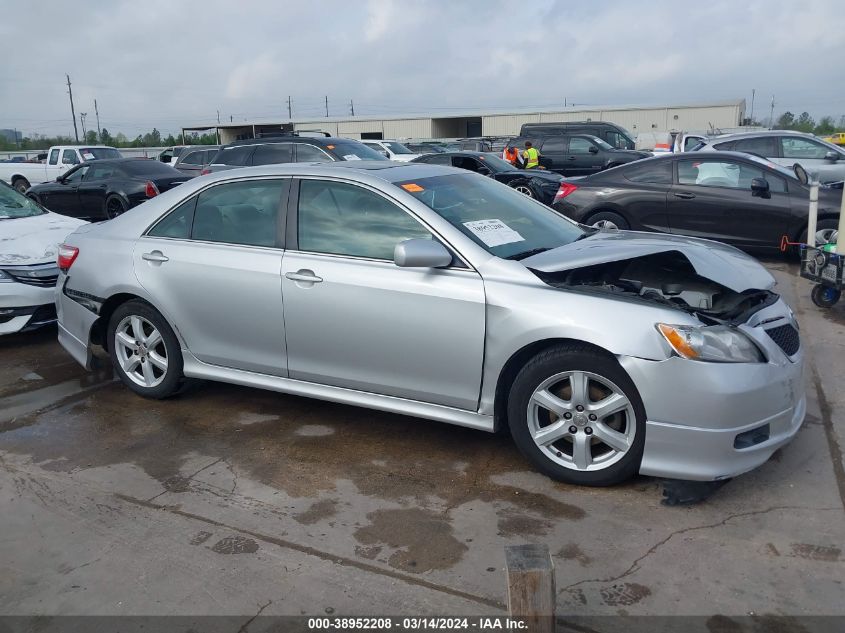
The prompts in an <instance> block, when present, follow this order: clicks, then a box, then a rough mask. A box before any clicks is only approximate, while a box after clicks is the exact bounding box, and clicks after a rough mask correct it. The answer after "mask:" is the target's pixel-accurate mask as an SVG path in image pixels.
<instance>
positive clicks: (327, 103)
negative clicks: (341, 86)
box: [326, 95, 329, 118]
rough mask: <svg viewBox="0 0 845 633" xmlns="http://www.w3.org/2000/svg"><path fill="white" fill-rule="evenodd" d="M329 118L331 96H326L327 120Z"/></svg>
mask: <svg viewBox="0 0 845 633" xmlns="http://www.w3.org/2000/svg"><path fill="white" fill-rule="evenodd" d="M328 116H329V95H326V118H328Z"/></svg>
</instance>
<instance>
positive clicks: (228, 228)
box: [191, 180, 285, 246]
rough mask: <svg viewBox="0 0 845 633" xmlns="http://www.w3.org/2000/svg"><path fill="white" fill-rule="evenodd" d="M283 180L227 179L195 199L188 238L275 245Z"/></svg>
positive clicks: (253, 244)
mask: <svg viewBox="0 0 845 633" xmlns="http://www.w3.org/2000/svg"><path fill="white" fill-rule="evenodd" d="M284 186H285V181H284V180H248V181H241V182H229V183H225V184H222V185H217V186H216V187H212V188H211V189H206V190H205V191H203V192H202V193H200V195H199V197H198V198H197V208H196V212H195V214H194V222H193V229H192V232H191V237H192V238H193V239H195V240H203V241H206V242H225V243H227V244H242V245H245V246H275V245H276V233H277V231H276V226H277V222H278V218H279V206H280V203H281V195H282V190H283V189H284Z"/></svg>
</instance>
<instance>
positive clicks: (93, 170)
mask: <svg viewBox="0 0 845 633" xmlns="http://www.w3.org/2000/svg"><path fill="white" fill-rule="evenodd" d="M188 178H189V177H188V176H186V175H185V174H183V173H180V172H178V171H176V170H175V169H173V167H171V166H170V165H165V164H163V163H160V162H158V161H154V160H148V159H145V158H120V159H114V160H98V161H92V162H90V163H82V164H80V165H77V166H76V167H74V168H73V169H71V170H70V171H68V172H66V173H65V174H64V175H62V176H59V177H58V178H56V181H55V182H45V183H42V184H40V185H35V186H34V187H30V188H29V189H28V190H27V192H26V195H27V196H29V197H30V198H32V199H33V200H35V201H36V202H38V203H40V204H41V205H43V206H45V207H47V208H48V209H49V210H50V211H53V212H55V213H60V214H62V215H69V216H71V217H74V218H82V219H85V220H92V221H98V220H108V219H110V218H113V217H115V216H117V215H120V214H121V213H123V212H124V211H126V210H127V209H131V208H132V207H135V206H138V205H139V204H141V203H142V202H144V201H145V200H148V199H149V198H152V197H154V196H157V195H158V194H159V193H162V192H164V191H167V190H168V189H172V188H173V187H175V186H176V185H179V184H182V183H183V182H185V181H186V180H188Z"/></svg>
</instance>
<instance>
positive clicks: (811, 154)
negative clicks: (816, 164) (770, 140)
mask: <svg viewBox="0 0 845 633" xmlns="http://www.w3.org/2000/svg"><path fill="white" fill-rule="evenodd" d="M780 147H781V150H782V151H783V157H784V158H824V157H825V155H826V154H827V153H828V151H830V150H828V148H826V147H825V146H824V145H822V144H821V143H816V142H815V141H813V140H811V139H808V138H798V137H792V136H782V137H781V138H780Z"/></svg>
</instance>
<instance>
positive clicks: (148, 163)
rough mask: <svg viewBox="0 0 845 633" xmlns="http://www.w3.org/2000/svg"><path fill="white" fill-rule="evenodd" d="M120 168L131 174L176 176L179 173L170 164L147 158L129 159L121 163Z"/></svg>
mask: <svg viewBox="0 0 845 633" xmlns="http://www.w3.org/2000/svg"><path fill="white" fill-rule="evenodd" d="M120 169H121V170H122V171H123V172H124V173H126V174H128V175H130V176H175V175H178V174H179V172H178V171H176V170H175V169H173V167H171V166H170V165H166V164H165V163H160V162H158V161H157V160H148V159H146V158H139V159H137V160H127V161H126V162H123V163H120Z"/></svg>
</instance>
